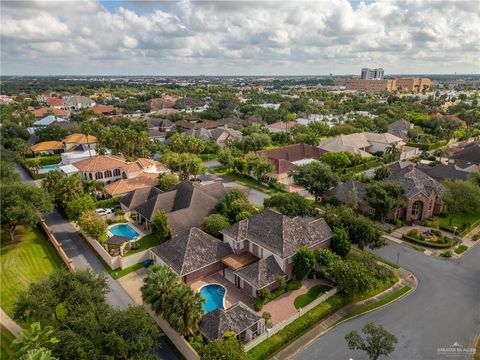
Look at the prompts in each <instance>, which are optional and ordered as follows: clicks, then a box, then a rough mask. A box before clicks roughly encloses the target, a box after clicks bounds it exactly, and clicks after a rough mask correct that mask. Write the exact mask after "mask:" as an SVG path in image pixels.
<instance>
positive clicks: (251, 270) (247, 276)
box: [235, 255, 286, 289]
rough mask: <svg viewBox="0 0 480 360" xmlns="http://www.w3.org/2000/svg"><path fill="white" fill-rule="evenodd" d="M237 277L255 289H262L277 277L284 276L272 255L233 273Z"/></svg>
mask: <svg viewBox="0 0 480 360" xmlns="http://www.w3.org/2000/svg"><path fill="white" fill-rule="evenodd" d="M235 274H237V275H238V276H239V277H241V278H242V279H244V280H245V281H247V282H248V283H249V284H250V285H252V286H253V287H255V288H256V289H263V288H264V287H265V286H268V285H270V284H272V283H274V282H275V281H277V279H278V277H279V276H286V275H285V273H284V272H283V271H282V269H281V268H280V266H279V265H278V263H277V260H275V257H274V256H273V255H270V256H269V257H267V258H266V259H260V260H258V261H255V262H254V263H252V264H250V265H247V266H245V267H243V268H241V269H239V270H237V271H235Z"/></svg>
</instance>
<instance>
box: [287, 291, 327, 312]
mask: <svg viewBox="0 0 480 360" xmlns="http://www.w3.org/2000/svg"><path fill="white" fill-rule="evenodd" d="M331 288H332V287H331V286H328V285H315V286H313V287H311V288H310V289H309V290H308V292H307V293H305V294H303V295H300V296H297V297H296V298H295V300H294V301H293V304H294V305H295V307H296V308H297V309H299V308H303V307H305V306H306V305H308V304H310V303H311V302H312V301H313V300H315V299H316V298H318V297H319V296H321V295H323V294H325V293H326V292H327V291H328V290H330V289H331Z"/></svg>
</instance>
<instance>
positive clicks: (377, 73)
mask: <svg viewBox="0 0 480 360" xmlns="http://www.w3.org/2000/svg"><path fill="white" fill-rule="evenodd" d="M383 73H384V71H383V69H382V68H378V69H370V68H363V69H362V80H383Z"/></svg>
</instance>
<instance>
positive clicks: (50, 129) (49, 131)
mask: <svg viewBox="0 0 480 360" xmlns="http://www.w3.org/2000/svg"><path fill="white" fill-rule="evenodd" d="M35 135H36V136H38V138H39V139H40V141H51V140H56V141H61V140H63V139H64V138H65V137H66V136H67V135H68V131H67V130H65V129H64V128H61V127H60V126H58V125H53V124H52V125H48V126H46V127H44V128H40V129H38V130H37V131H35Z"/></svg>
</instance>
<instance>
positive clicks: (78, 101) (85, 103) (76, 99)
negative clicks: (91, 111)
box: [63, 95, 96, 110]
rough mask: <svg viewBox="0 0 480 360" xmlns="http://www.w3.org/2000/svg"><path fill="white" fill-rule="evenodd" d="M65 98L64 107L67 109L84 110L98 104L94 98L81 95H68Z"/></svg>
mask: <svg viewBox="0 0 480 360" xmlns="http://www.w3.org/2000/svg"><path fill="white" fill-rule="evenodd" d="M63 100H64V104H63V109H65V110H82V109H87V108H91V107H92V106H95V104H96V103H95V101H93V100H92V99H90V98H88V97H86V96H81V95H73V96H67V97H65V98H64V99H63Z"/></svg>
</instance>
